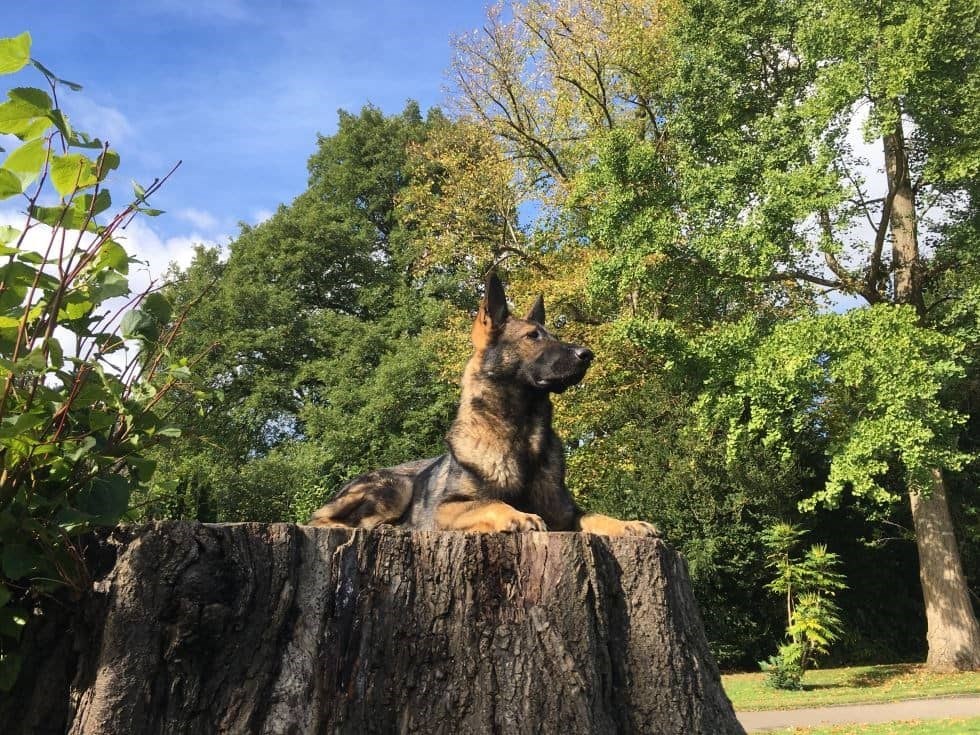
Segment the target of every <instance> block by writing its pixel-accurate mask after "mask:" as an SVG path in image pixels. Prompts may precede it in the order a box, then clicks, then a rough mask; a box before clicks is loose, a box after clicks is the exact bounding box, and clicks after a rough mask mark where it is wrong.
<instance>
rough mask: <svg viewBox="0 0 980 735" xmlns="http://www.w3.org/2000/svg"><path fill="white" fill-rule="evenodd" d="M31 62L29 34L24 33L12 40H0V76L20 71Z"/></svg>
mask: <svg viewBox="0 0 980 735" xmlns="http://www.w3.org/2000/svg"><path fill="white" fill-rule="evenodd" d="M30 60H31V34H30V33H28V32H27V31H24V32H23V33H21V34H20V35H19V36H14V37H13V38H0V74H13V73H14V72H16V71H20V70H21V69H23V68H24V67H25V66H27V62H28V61H30Z"/></svg>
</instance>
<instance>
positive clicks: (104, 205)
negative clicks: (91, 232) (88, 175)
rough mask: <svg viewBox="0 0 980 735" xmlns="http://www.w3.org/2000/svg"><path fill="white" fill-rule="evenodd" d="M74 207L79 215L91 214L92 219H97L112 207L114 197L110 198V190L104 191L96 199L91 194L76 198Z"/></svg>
mask: <svg viewBox="0 0 980 735" xmlns="http://www.w3.org/2000/svg"><path fill="white" fill-rule="evenodd" d="M72 206H73V208H74V209H75V210H76V211H77V212H79V213H85V214H86V215H89V214H90V215H91V216H92V217H95V216H96V215H99V214H102V213H103V212H104V211H106V210H107V209H108V208H109V207H111V206H112V197H111V196H109V190H108V189H102V190H101V191H100V192H99V193H98V194H96V195H95V196H94V197H93V196H92V195H91V194H83V195H82V196H79V197H76V198H75V201H74V202H73V204H72Z"/></svg>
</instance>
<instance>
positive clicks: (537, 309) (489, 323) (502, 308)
mask: <svg viewBox="0 0 980 735" xmlns="http://www.w3.org/2000/svg"><path fill="white" fill-rule="evenodd" d="M473 345H474V347H475V348H476V350H477V354H478V355H480V359H481V373H482V374H483V375H485V376H486V377H488V378H490V379H491V380H502V381H508V382H517V383H520V384H522V385H524V386H526V387H528V388H531V389H533V390H539V391H546V392H551V393H561V392H562V391H564V390H565V389H566V388H569V387H571V386H573V385H575V384H576V383H578V382H579V381H580V380H581V379H582V378H583V377H585V371H586V370H588V369H589V365H590V364H591V363H592V358H593V357H594V355H593V354H592V350H590V349H589V348H588V347H581V346H579V345H573V344H569V343H568V342H561V341H559V340H558V339H557V338H556V337H555V336H554V335H553V334H551V332H549V331H548V330H547V329H545V328H544V299H543V298H542V297H540V296H539V297H538V299H537V301H535V302H534V306H532V307H531V310H530V311H529V312H528V313H527V316H525V317H524V318H523V319H518V318H516V317H513V316H511V314H510V311H509V309H508V308H507V297H506V295H505V294H504V287H503V284H501V283H500V279H499V278H497V275H496V274H491V275H490V276H489V277H488V278H487V284H486V292H485V293H484V296H483V302H482V303H481V304H480V309H479V311H478V312H477V314H476V321H475V322H474V323H473Z"/></svg>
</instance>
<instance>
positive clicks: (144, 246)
mask: <svg viewBox="0 0 980 735" xmlns="http://www.w3.org/2000/svg"><path fill="white" fill-rule="evenodd" d="M24 220H25V217H24V215H23V214H20V213H18V212H16V211H14V210H11V209H4V210H0V225H9V226H11V227H15V228H17V229H18V230H20V229H22V228H23V226H24ZM67 233H68V237H67V239H66V242H67V244H68V247H69V248H70V247H73V246H74V245H75V243H76V242H79V235H81V240H80V242H81V244H82V246H83V247H84V246H88V245H91V242H92V239H91V238H92V237H93V236H92V235H90V234H82V233H79V232H77V231H73V230H68V231H67ZM51 234H52V231H51V228H50V227H48V226H46V225H41V224H35V225H34V226H33V227H31V229H30V230H29V231H28V233H27V237H26V238H25V239H24V247H25V248H27V249H28V250H33V251H35V252H41V253H43V252H44V251H45V250H46V249H47V247H48V244H49V243H50V242H51ZM115 239H116V241H117V242H118V243H119V244H120V245H122V246H123V247H124V248H125V249H126V252H127V253H129V255H131V256H133V257H134V258H136V259H137V260H139V261H141V262H140V263H136V264H134V265H133V266H131V268H130V278H129V280H130V287H131V289H132V290H133V292H134V293H135V292H138V291H141V290H143V289H145V288H146V287H147V286H148V285H149V284H150V282H151V281H155V282H158V283H159V282H160V281H161V280H162V278H163V277H164V276H165V275H166V273H167V270H168V269H169V268H170V265H171V264H172V263H175V264H176V265H178V266H180V267H181V268H186V267H187V266H189V265H190V263H191V261H192V260H193V258H194V249H195V247H196V246H197V245H204V246H205V247H218V248H222V247H224V244H225V243H227V241H228V237H227V236H223V235H217V236H206V235H202V234H201V233H199V232H196V231H193V232H190V233H188V234H185V235H177V236H173V237H161V236H160V235H159V234H158V233H157V232H156V231H155V230H154V229H153V225H152V220H149V219H147V218H136V219H134V220H133V221H132V222H130V223H129V225H128V226H127V227H126V228H125V229H123V230H118V231H117V232H116V238H115Z"/></svg>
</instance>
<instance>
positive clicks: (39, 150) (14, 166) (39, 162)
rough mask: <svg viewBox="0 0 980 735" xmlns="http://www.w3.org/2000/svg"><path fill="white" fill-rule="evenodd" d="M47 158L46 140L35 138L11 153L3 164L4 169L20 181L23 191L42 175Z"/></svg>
mask: <svg viewBox="0 0 980 735" xmlns="http://www.w3.org/2000/svg"><path fill="white" fill-rule="evenodd" d="M47 156H48V152H47V147H46V145H45V141H44V139H43V138H35V139H34V140H30V141H28V142H27V143H24V145H22V146H20V147H19V148H17V149H15V150H14V151H13V152H11V154H10V155H9V156H7V160H6V161H4V162H3V168H4V169H6V170H7V171H10V172H11V173H12V174H14V175H15V176H16V177H17V178H18V179H20V188H21V191H23V190H24V189H25V188H26V187H27V186H29V185H30V184H31V182H33V181H34V180H35V179H36V178H37V177H38V176H39V175H40V173H41V171H42V169H43V168H44V162H45V161H46V160H47Z"/></svg>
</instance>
